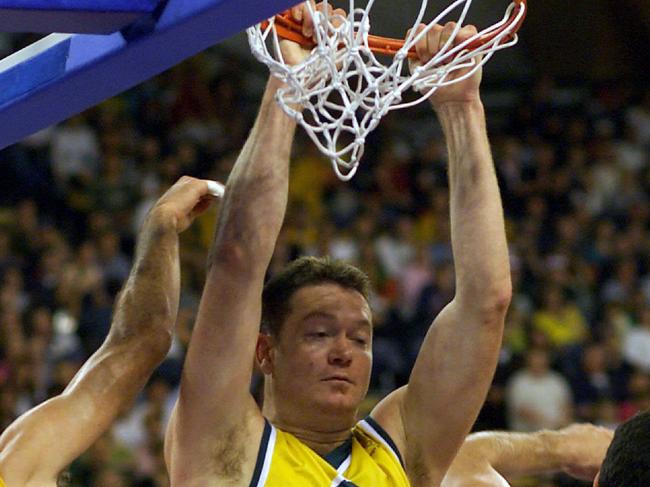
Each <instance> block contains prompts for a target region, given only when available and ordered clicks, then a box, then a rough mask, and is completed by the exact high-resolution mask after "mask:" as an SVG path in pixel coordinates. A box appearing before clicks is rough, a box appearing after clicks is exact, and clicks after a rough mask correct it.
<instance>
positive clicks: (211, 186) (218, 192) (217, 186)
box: [207, 181, 226, 198]
mask: <svg viewBox="0 0 650 487" xmlns="http://www.w3.org/2000/svg"><path fill="white" fill-rule="evenodd" d="M207 183H208V192H209V193H210V194H211V195H212V196H214V197H216V198H223V194H224V192H225V190H226V188H225V186H224V185H223V184H221V183H218V182H217V181H208V182H207Z"/></svg>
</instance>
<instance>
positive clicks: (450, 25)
mask: <svg viewBox="0 0 650 487" xmlns="http://www.w3.org/2000/svg"><path fill="white" fill-rule="evenodd" d="M455 28H456V22H447V23H446V24H445V27H444V28H443V29H442V32H440V38H439V40H438V43H437V44H431V47H432V48H433V49H435V52H436V53H437V52H438V51H440V50H441V49H442V48H443V47H444V45H445V44H446V43H447V41H448V40H449V38H450V37H451V35H452V34H453V33H454V29H455Z"/></svg>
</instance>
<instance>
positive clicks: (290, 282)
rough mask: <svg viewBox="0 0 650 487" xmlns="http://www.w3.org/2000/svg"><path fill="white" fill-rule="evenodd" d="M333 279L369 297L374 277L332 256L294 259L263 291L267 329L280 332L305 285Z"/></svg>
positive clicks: (328, 281) (271, 331) (322, 282)
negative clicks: (370, 277) (298, 293)
mask: <svg viewBox="0 0 650 487" xmlns="http://www.w3.org/2000/svg"><path fill="white" fill-rule="evenodd" d="M325 283H333V284H338V285H339V286H341V287H344V288H347V289H353V290H355V291H358V292H359V293H361V294H362V295H363V297H364V298H366V301H367V300H368V295H369V292H370V279H369V278H368V276H367V275H366V274H365V273H364V272H363V271H361V270H359V269H357V268H356V267H354V266H352V265H350V264H346V263H345V262H340V261H334V260H332V259H330V258H329V257H320V258H319V257H301V258H299V259H297V260H294V261H293V262H291V263H290V264H289V265H288V266H287V267H286V268H285V269H284V270H283V271H282V272H280V273H279V274H277V275H276V276H274V277H273V278H271V279H270V280H269V282H267V283H266V285H265V286H264V291H263V292H262V326H261V330H262V332H263V333H267V334H269V335H272V336H279V335H280V331H281V330H282V324H283V323H284V320H285V319H286V317H287V314H288V313H289V300H290V299H291V296H293V294H294V293H295V292H296V291H298V290H299V289H301V288H303V287H305V286H315V285H318V284H325Z"/></svg>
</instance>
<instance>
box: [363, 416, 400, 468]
mask: <svg viewBox="0 0 650 487" xmlns="http://www.w3.org/2000/svg"><path fill="white" fill-rule="evenodd" d="M365 420H366V421H367V422H368V424H369V425H370V426H372V427H373V428H374V429H375V431H377V433H379V435H380V436H381V437H382V438H383V439H384V441H386V443H388V445H389V446H390V447H391V448H392V449H393V451H394V452H395V455H397V458H399V463H401V464H402V467H404V461H403V460H402V454H401V453H400V451H399V450H398V449H397V445H396V444H395V442H394V441H393V439H392V438H391V437H390V435H389V434H388V433H387V432H386V430H385V429H384V428H382V427H381V426H380V425H379V423H378V422H377V421H375V420H374V419H372V418H371V417H370V416H367V417H366V418H365Z"/></svg>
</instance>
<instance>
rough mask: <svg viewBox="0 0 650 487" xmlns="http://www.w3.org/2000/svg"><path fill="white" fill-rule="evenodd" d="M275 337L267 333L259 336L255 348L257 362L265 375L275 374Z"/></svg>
mask: <svg viewBox="0 0 650 487" xmlns="http://www.w3.org/2000/svg"><path fill="white" fill-rule="evenodd" d="M272 349H273V337H271V335H267V334H266V333H260V334H258V335H257V344H256V346H255V360H256V361H257V365H258V366H259V368H260V370H261V371H262V373H263V374H264V375H270V374H271V373H272V372H273V359H272V354H271V352H272Z"/></svg>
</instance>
